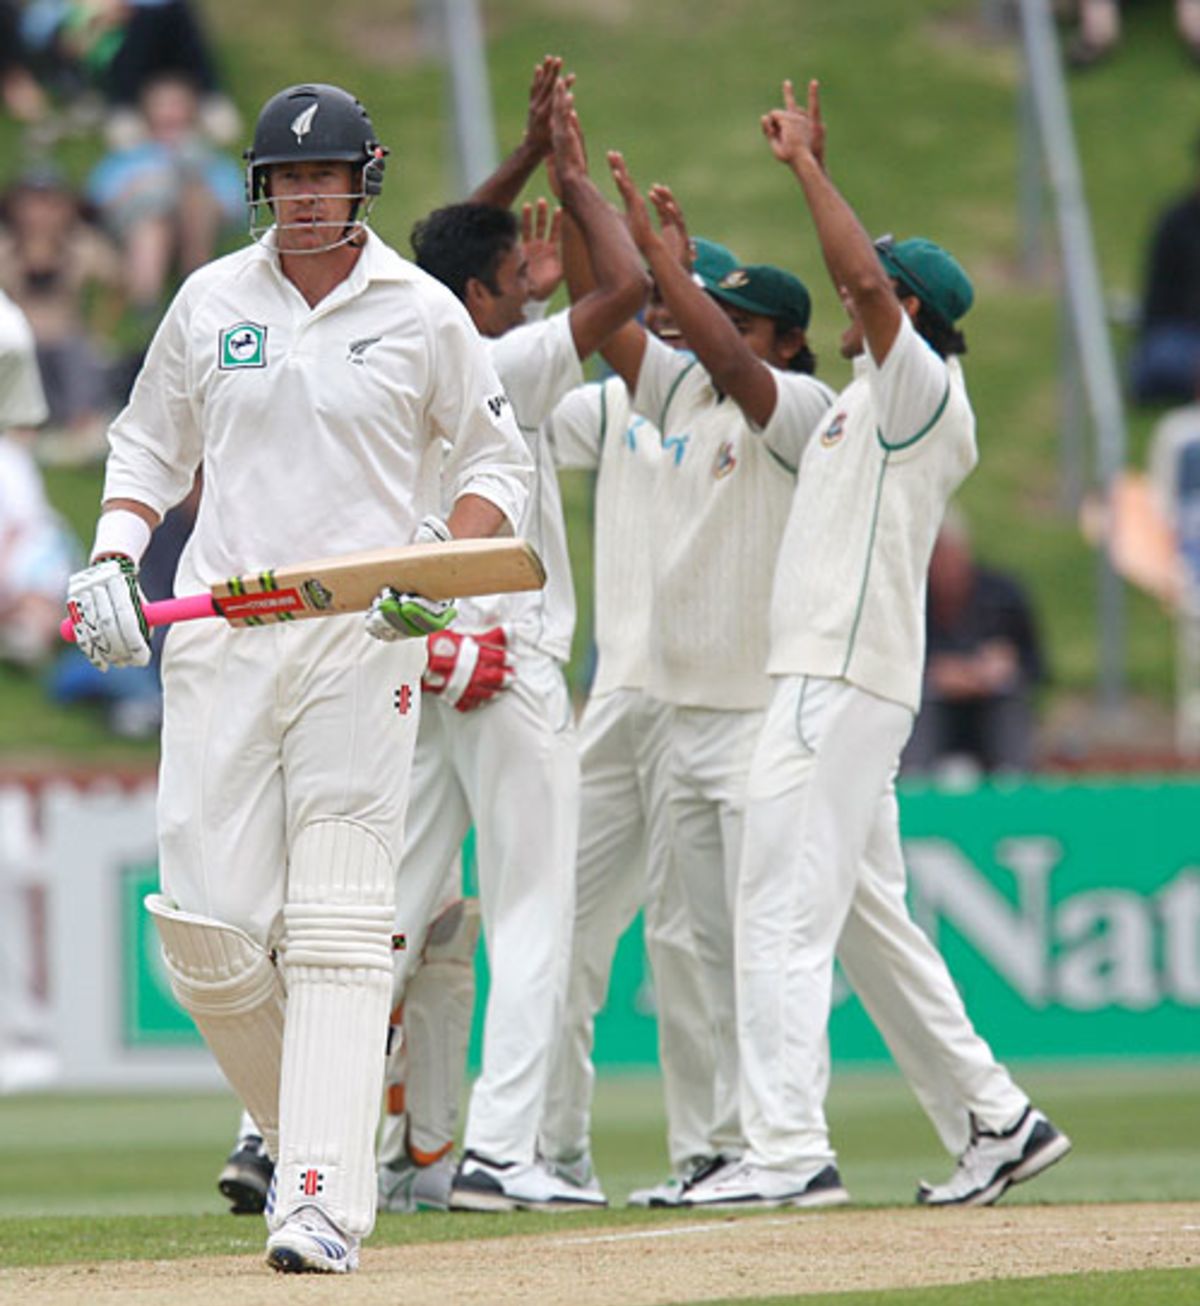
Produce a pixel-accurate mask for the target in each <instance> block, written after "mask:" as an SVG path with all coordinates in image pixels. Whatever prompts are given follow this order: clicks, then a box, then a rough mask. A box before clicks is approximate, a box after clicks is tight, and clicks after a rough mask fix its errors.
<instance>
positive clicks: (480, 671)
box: [421, 626, 517, 712]
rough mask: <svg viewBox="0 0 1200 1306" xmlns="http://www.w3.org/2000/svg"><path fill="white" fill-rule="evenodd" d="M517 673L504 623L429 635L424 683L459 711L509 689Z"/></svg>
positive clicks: (422, 684) (428, 689) (432, 692)
mask: <svg viewBox="0 0 1200 1306" xmlns="http://www.w3.org/2000/svg"><path fill="white" fill-rule="evenodd" d="M516 674H517V673H516V670H515V668H514V667H513V666H512V665H511V663H510V662H509V661H508V638H507V636H506V635H505V634H504V627H503V626H494V627H493V628H492V629H491V630H484V631H480V633H479V634H478V635H460V634H459V633H458V632H457V631H454V630H443V631H441V632H440V633H438V634H436V635H431V636H430V637H429V665H428V667H427V668H426V669H425V674H424V675H423V676H422V677H421V687H422V689H424V691H425V692H426V693H427V694H436V695H438V697H439V698H441V699H443V700H444V701H445V702H447V703H449V704H450V705H451V707H454V708H456V709H457V710H458V711H459V712H470V711H471V710H472V708H477V707H481V706H482V705H483V704H484V703H487V702H489V701H490V700H491V699H493V698H495V697H496V695H497V694H499V693H501V692H502V691H503V690H505V689H507V688H508V686H509V684H510V682H511V681H512V679H513V678H514V677H515V676H516Z"/></svg>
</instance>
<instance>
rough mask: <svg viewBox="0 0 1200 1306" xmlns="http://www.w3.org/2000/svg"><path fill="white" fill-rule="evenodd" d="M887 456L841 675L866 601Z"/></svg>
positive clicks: (881, 467) (877, 485) (881, 474)
mask: <svg viewBox="0 0 1200 1306" xmlns="http://www.w3.org/2000/svg"><path fill="white" fill-rule="evenodd" d="M888 457H889V454H888V453H885V454H884V455H883V462H882V463H881V464H880V466H879V480H878V482H877V483H876V485H875V506H874V507H873V508H872V509H871V534H870V536H869V537H868V538H867V560H866V562H865V563H864V565H863V574H862V581H861V583H860V585H859V589H858V606H857V607H856V608H855V609H854V622H853V624H852V625H851V627H850V640H849V643H848V644H847V645H846V660H845V661H844V662H843V663H842V669H841V671H840V672H839V675H841V676H843V677H844V676H845V675H846V673H847V672H848V671H849V670H850V659H851V658H852V657H853V656H854V641H855V640H856V639H857V638H858V625H859V622H860V621H861V620H862V614H863V608H864V607H865V606H866V602H867V581H868V580H869V579H870V576H871V558H872V556H873V554H874V552H875V531H876V530H877V529H878V527H879V505H880V503H881V502H882V501H883V478H884V476H885V475H886V474H887V469H888Z"/></svg>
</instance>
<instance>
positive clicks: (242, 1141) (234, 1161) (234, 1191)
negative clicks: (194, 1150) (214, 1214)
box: [217, 1134, 275, 1215]
mask: <svg viewBox="0 0 1200 1306" xmlns="http://www.w3.org/2000/svg"><path fill="white" fill-rule="evenodd" d="M274 1173H275V1163H274V1162H273V1161H272V1160H271V1158H270V1157H269V1156H268V1155H267V1148H266V1144H265V1143H264V1142H263V1140H262V1139H261V1138H260V1137H259V1136H258V1135H257V1134H243V1135H242V1136H241V1138H239V1139H238V1140H237V1146H236V1147H235V1148H234V1149H233V1151H232V1152H230V1153H229V1156H228V1157H227V1158H226V1161H225V1168H224V1170H222V1171H221V1173H220V1174H219V1175H218V1176H217V1187H218V1188H219V1189H220V1190H221V1192H222V1193H224V1195H225V1196H226V1197H227V1198H228V1199H229V1209H230V1211H231V1212H232V1213H233V1214H234V1215H261V1214H262V1213H263V1210H264V1208H265V1207H266V1204H267V1189H268V1188H270V1186H271V1176H272V1175H273V1174H274Z"/></svg>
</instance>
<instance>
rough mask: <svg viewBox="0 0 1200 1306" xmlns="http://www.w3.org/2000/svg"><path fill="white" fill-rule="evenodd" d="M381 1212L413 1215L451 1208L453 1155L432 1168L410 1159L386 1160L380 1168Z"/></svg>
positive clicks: (447, 1156) (439, 1159)
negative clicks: (419, 1212) (416, 1212)
mask: <svg viewBox="0 0 1200 1306" xmlns="http://www.w3.org/2000/svg"><path fill="white" fill-rule="evenodd" d="M377 1179H378V1193H379V1209H380V1210H381V1211H395V1212H399V1213H400V1214H401V1215H411V1214H413V1213H414V1212H415V1211H447V1210H449V1209H450V1185H451V1183H453V1181H454V1161H453V1160H452V1159H451V1156H450V1153H449V1152H447V1153H446V1154H445V1155H444V1156H439V1157H438V1159H437V1160H436V1161H433V1162H431V1163H430V1164H429V1165H418V1164H417V1163H416V1162H415V1161H414V1160H413V1159H412V1157H410V1156H404V1157H401V1158H400V1160H398V1161H386V1162H384V1164H383V1165H381V1166H380V1167H379V1173H378V1176H377Z"/></svg>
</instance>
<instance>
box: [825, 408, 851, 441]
mask: <svg viewBox="0 0 1200 1306" xmlns="http://www.w3.org/2000/svg"><path fill="white" fill-rule="evenodd" d="M845 434H846V414H845V412H841V413H835V414H834V416H833V421H832V422H830V423H829V425H828V426H827V427H826V428H825V429H824V430H823V431H822V432H821V443H822V444H823V445H824V446H825V448H826V449H828V448H829V446H830V445H831V444H837V442H838V441H839V440H840V439H841V438H842V436H843V435H845Z"/></svg>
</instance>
